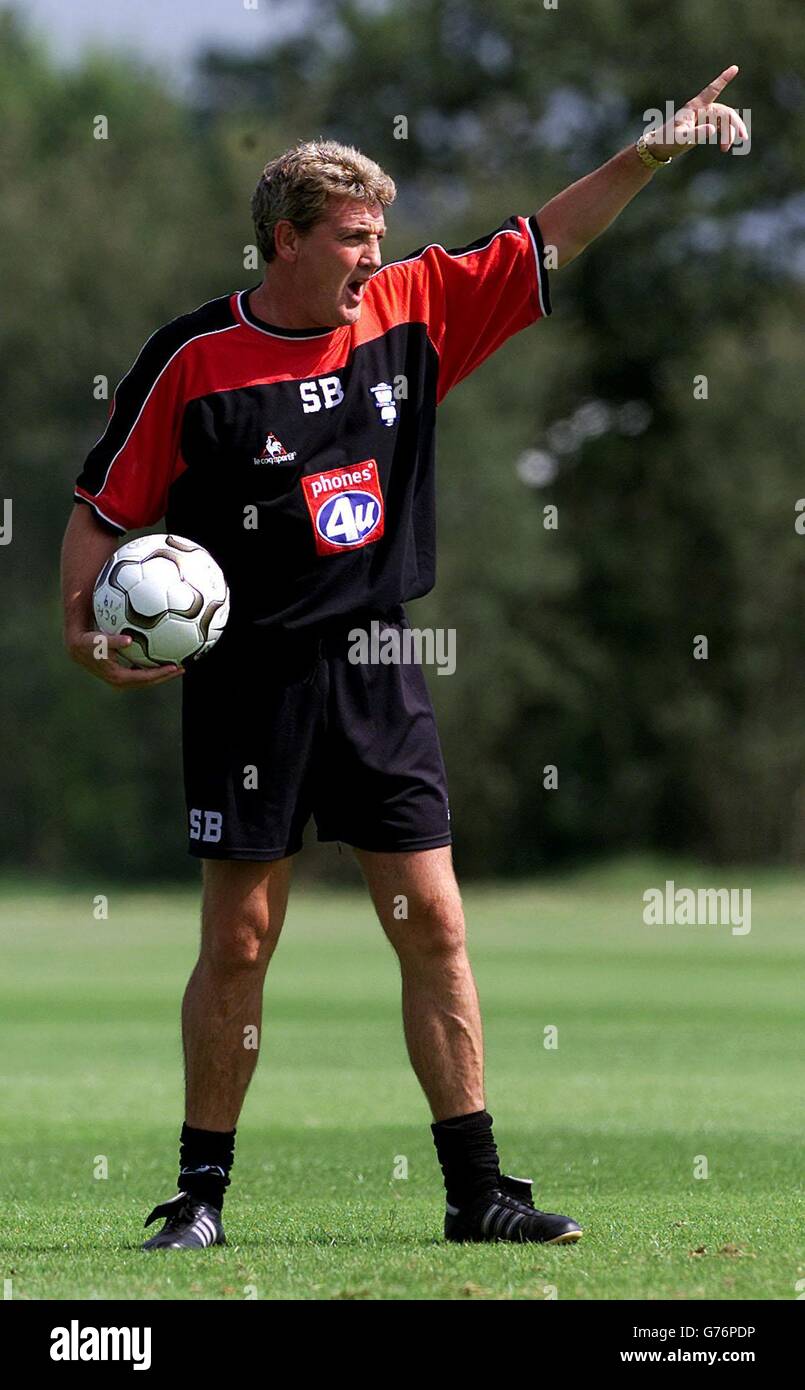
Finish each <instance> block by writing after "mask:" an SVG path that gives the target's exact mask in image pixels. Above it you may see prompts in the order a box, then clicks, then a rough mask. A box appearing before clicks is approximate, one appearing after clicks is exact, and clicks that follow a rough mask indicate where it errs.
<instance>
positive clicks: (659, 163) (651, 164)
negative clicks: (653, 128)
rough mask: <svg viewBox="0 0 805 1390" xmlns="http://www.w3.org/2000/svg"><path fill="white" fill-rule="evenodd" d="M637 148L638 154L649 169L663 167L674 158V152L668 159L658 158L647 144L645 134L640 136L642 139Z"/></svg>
mask: <svg viewBox="0 0 805 1390" xmlns="http://www.w3.org/2000/svg"><path fill="white" fill-rule="evenodd" d="M635 149H636V150H637V153H638V155H639V156H640V158H641V159H642V161H643V163H644V164H645V166H646V168H647V169H662V167H663V165H665V164H670V163H671V160H672V159H673V155H672V154H669V156H668V158H667V159H657V158H656V156H655V155H653V154H652V153H651V150H650V149H649V147H648V145H647V144H646V137H645V135H641V136H640V139H639V140H638V142H637V144H636V145H635Z"/></svg>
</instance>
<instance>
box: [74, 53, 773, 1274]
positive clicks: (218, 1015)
mask: <svg viewBox="0 0 805 1390" xmlns="http://www.w3.org/2000/svg"><path fill="white" fill-rule="evenodd" d="M736 72H737V68H735V67H733V68H728V69H726V70H725V72H723V73H722V74H721V76H720V77H718V78H716V80H715V81H714V82H713V83H711V84H710V86H709V87H707V88H705V89H704V91H703V92H701V93H700V95H699V96H698V97H697V98H695V99H694V100H693V101H692V102H690V103H689V104H688V106H687V107H685V108H683V109H682V110H681V111H680V112H678V113H677V114H676V116H675V117H674V118H673V119H672V120H671V121H670V122H668V124H667V125H666V126H664V127H662V128H658V129H655V130H653V131H650V132H649V133H648V138H647V139H646V137H645V136H644V137H641V139H640V140H639V141H638V143H637V145H636V146H630V147H629V148H627V149H625V150H623V151H621V153H620V154H618V155H616V156H615V157H614V158H613V159H611V160H610V161H609V162H608V163H607V164H605V165H603V166H602V167H601V168H600V169H598V170H596V171H595V172H594V173H592V174H590V175H588V176H587V177H586V178H583V179H581V180H580V181H579V182H578V183H575V184H573V185H572V186H571V187H569V188H567V189H565V191H564V192H562V193H560V194H559V195H558V196H557V197H555V198H553V199H552V200H551V201H550V202H549V203H547V204H546V206H545V207H543V208H542V209H541V211H540V212H539V213H538V214H537V215H536V216H530V217H528V218H525V217H519V216H513V217H510V218H508V219H507V220H506V221H505V222H503V223H502V225H501V226H500V227H499V228H497V229H496V230H495V231H493V232H491V233H490V234H489V235H486V236H483V237H481V238H479V240H478V241H476V242H474V243H472V245H470V246H466V247H463V248H461V249H459V250H453V251H446V250H445V249H444V248H443V247H442V246H440V245H436V244H434V245H430V246H427V247H424V248H423V249H422V250H419V251H415V252H413V253H412V254H411V255H410V256H407V257H405V258H403V259H402V260H399V261H396V262H392V263H390V264H388V265H385V266H381V254H380V243H381V239H382V237H383V236H384V234H385V222H384V209H385V208H386V207H388V206H389V205H390V204H391V203H392V201H393V200H394V197H395V188H394V185H393V183H392V181H391V179H390V178H388V177H387V176H386V175H385V174H384V173H383V171H382V170H381V169H380V168H379V167H378V166H377V165H376V164H375V163H373V162H372V161H371V160H369V159H366V158H365V157H364V156H363V155H362V154H360V153H359V152H358V151H357V150H354V149H351V148H347V147H344V146H341V145H337V144H335V143H334V142H331V141H324V142H319V143H310V144H301V145H299V146H298V147H297V148H295V149H293V150H291V151H288V152H287V153H286V154H284V155H282V156H281V157H280V158H279V159H276V160H274V161H273V162H272V163H270V164H268V165H267V166H266V168H265V170H264V172H263V175H262V177H261V179H260V182H259V184H258V186H257V189H256V191H255V194H254V197H253V200H252V210H253V214H254V220H255V227H256V232H257V241H258V245H259V248H260V251H261V253H262V255H263V257H264V260H265V263H266V264H265V274H264V277H263V280H262V283H261V284H259V285H257V286H255V287H254V288H253V289H251V290H243V291H241V292H239V293H234V294H231V295H227V296H224V297H223V298H221V299H217V300H213V301H211V302H210V303H208V304H205V305H203V306H202V307H201V308H200V309H197V310H196V311H195V312H193V313H191V314H187V315H184V316H182V317H180V318H178V319H174V320H173V321H172V322H171V323H169V324H168V325H167V326H166V327H164V328H161V329H159V330H158V331H157V332H156V333H155V334H154V335H153V337H151V338H150V339H149V340H148V342H147V343H146V344H145V346H144V348H143V349H142V351H141V353H140V355H139V357H138V358H137V360H136V361H135V363H134V365H133V366H132V368H131V370H130V371H129V373H128V374H127V375H126V376H125V377H124V378H123V380H122V382H121V383H120V385H119V387H118V389H117V392H116V394H115V399H114V403H113V406H112V410H111V412H110V417H109V421H108V424H107V427H106V430H105V433H104V434H103V436H102V437H101V439H100V440H99V441H98V443H97V444H96V445H95V447H94V448H93V449H92V450H91V452H90V454H89V456H88V458H87V460H86V463H85V466H84V469H83V471H82V473H81V475H80V477H79V480H78V484H77V487H76V498H77V500H78V501H79V502H80V503H82V504H84V505H80V506H78V507H76V508H75V509H74V512H73V515H72V518H71V520H70V523H69V525H68V528H67V533H66V536H65V543H64V555H63V578H64V597H65V615H66V617H65V633H66V643H67V646H68V649H69V651H70V653H71V655H72V656H73V657H74V659H75V660H76V661H77V662H79V663H80V664H81V665H82V666H84V667H85V668H86V669H87V670H88V671H90V672H91V673H92V674H93V675H96V676H98V677H100V678H101V679H103V680H105V681H106V682H107V683H108V684H110V685H111V686H112V687H113V688H116V689H135V688H137V687H139V686H143V687H144V686H151V685H158V684H160V683H162V682H164V681H168V680H173V679H176V678H177V677H178V676H183V683H184V688H183V739H184V769H185V787H186V794H187V807H188V814H189V826H190V832H189V833H190V846H189V847H190V852H191V853H192V854H195V855H197V856H198V857H200V858H201V859H202V861H203V903H202V929H201V947H200V954H199V959H198V963H197V965H196V967H195V969H194V971H193V974H192V976H191V979H190V982H189V984H188V987H187V991H186V994H185V998H184V1003H183V1011H182V1023H183V1041H184V1054H185V1069H186V1112H185V1123H184V1126H183V1129H182V1134H181V1156H180V1175H179V1183H178V1187H179V1192H178V1194H177V1196H175V1197H174V1198H172V1199H171V1200H170V1201H167V1202H164V1203H162V1204H161V1205H160V1206H157V1207H156V1208H155V1209H154V1211H153V1212H152V1213H151V1215H150V1216H149V1218H148V1221H147V1222H146V1225H148V1224H150V1223H151V1222H152V1221H153V1220H155V1219H156V1218H158V1217H165V1224H164V1226H163V1228H162V1230H161V1231H160V1232H159V1234H157V1235H156V1236H154V1237H152V1238H151V1239H150V1240H148V1241H147V1242H146V1244H145V1246H144V1247H143V1248H144V1249H159V1248H166V1247H167V1248H183V1247H203V1246H207V1245H210V1244H222V1243H223V1242H224V1233H223V1226H222V1224H221V1209H222V1206H223V1201H224V1193H225V1189H226V1187H227V1186H228V1185H229V1173H230V1169H231V1166H232V1163H233V1158H234V1141H235V1127H236V1124H237V1120H238V1117H239V1114H240V1110H241V1105H242V1103H243V1098H244V1095H245V1092H246V1089H247V1086H248V1083H249V1080H250V1077H251V1074H252V1071H253V1068H254V1063H255V1057H256V1054H255V1052H254V1050H252V1049H247V1048H245V1047H244V1046H243V1037H244V1029H245V1028H248V1027H249V1026H254V1025H255V1024H259V1020H260V1017H261V1008H262V989H263V980H264V976H265V971H266V968H267V966H268V962H269V960H270V959H271V955H272V952H273V950H274V947H275V945H276V942H277V938H278V936H279V934H280V931H281V929H282V922H283V916H284V913H285V907H286V902H287V897H288V889H289V881H290V868H291V858H292V856H293V855H294V854H296V853H297V851H298V850H299V849H300V847H301V843H302V831H303V828H304V825H305V824H306V822H307V821H308V819H309V818H310V815H311V814H313V815H314V816H315V818H316V823H317V828H318V835H319V838H320V839H323V840H338V841H344V842H345V843H347V844H349V845H351V846H352V847H353V848H354V851H355V854H356V855H357V858H358V860H359V862H360V865H361V869H362V871H363V874H364V876H365V878H366V881H367V884H368V887H369V891H370V893H371V896H372V899H373V901H374V905H375V908H376V910H377V913H378V916H379V918H380V920H381V923H382V925H383V927H384V929H385V931H386V933H387V935H388V937H389V939H390V940H391V942H392V944H393V946H394V948H395V950H396V951H397V954H398V957H399V961H400V968H401V975H402V999H403V1020H404V1027H405V1036H406V1042H407V1045H408V1051H409V1055H410V1058H411V1062H412V1065H413V1067H414V1070H415V1072H416V1075H417V1077H418V1079H419V1081H420V1083H421V1085H422V1088H423V1090H424V1092H425V1095H426V1097H427V1099H428V1102H429V1104H430V1108H431V1111H432V1115H433V1124H432V1132H433V1138H434V1142H435V1145H436V1150H437V1154H438V1158H439V1162H440V1164H441V1167H442V1170H443V1174H444V1180H445V1187H446V1193H447V1214H446V1218H445V1236H446V1238H447V1239H448V1240H453V1241H464V1240H499V1239H500V1240H508V1241H537V1242H550V1243H563V1242H570V1241H575V1240H577V1239H578V1237H579V1236H580V1235H581V1229H580V1227H579V1226H578V1224H577V1223H576V1222H575V1221H573V1220H571V1219H570V1218H569V1217H566V1216H560V1215H556V1214H553V1213H546V1212H542V1211H540V1210H538V1209H537V1208H535V1206H534V1205H533V1201H532V1195H531V1187H530V1183H529V1181H528V1180H527V1179H516V1178H510V1177H507V1176H505V1175H503V1174H502V1173H501V1171H500V1167H499V1164H498V1157H497V1149H496V1146H495V1141H494V1138H493V1134H492V1120H491V1116H490V1115H489V1114H488V1112H487V1110H486V1108H485V1096H484V1088H483V1058H482V1035H481V1022H480V1016H479V1011H478V1000H477V995H476V991H475V985H474V981H473V977H472V972H471V970H470V966H469V963H468V960H467V956H466V951H465V940H464V920H463V915H462V908H461V900H460V897H459V891H458V887H457V884H456V880H455V876H454V873H453V868H452V861H451V851H450V843H451V835H450V825H449V811H448V805H447V792H446V785H445V774H444V768H443V765H442V758H441V752H440V748H439V742H438V737H437V733H436V729H435V726H434V719H433V712H432V708H431V704H430V700H429V697H428V693H427V688H426V686H425V682H424V679H423V675H422V672H421V670H420V668H419V667H418V666H410V665H404V664H398V665H369V664H366V663H364V664H361V663H356V662H355V661H354V660H350V649H351V644H350V633H353V634H354V632H355V631H356V630H360V629H361V626H362V625H363V626H364V628H365V627H366V626H367V625H368V624H369V623H370V622H372V621H377V622H379V623H381V624H383V625H385V627H386V628H392V629H395V630H396V632H397V636H398V637H399V635H400V633H401V631H402V629H403V628H404V627H406V626H407V618H406V616H405V612H404V609H403V608H402V604H403V603H405V602H406V601H408V600H410V599H413V598H417V597H419V596H421V595H423V594H426V593H427V592H428V591H429V590H430V589H431V588H432V585H433V582H434V549H435V546H434V422H435V411H436V406H437V405H438V403H439V402H440V401H441V400H443V398H444V396H445V395H446V394H447V392H448V391H449V390H450V389H451V388H452V387H453V386H454V385H456V383H458V382H459V381H461V380H462V379H463V378H464V377H466V376H467V375H468V374H469V373H470V372H471V371H473V370H474V369H475V368H476V367H478V366H479V365H480V364H481V363H482V362H483V361H484V360H485V358H486V357H488V356H489V354H490V353H492V352H494V351H495V349H496V348H498V347H499V346H500V345H501V344H502V343H503V342H505V341H506V340H507V339H508V338H509V337H511V336H512V335H513V334H514V333H517V332H519V331H520V330H521V329H523V328H525V327H526V326H527V325H528V324H530V323H533V322H535V321H536V320H537V319H539V318H541V317H544V316H545V315H547V314H549V313H550V301H549V285H548V269H547V266H548V264H551V265H552V266H556V267H560V266H562V265H565V264H567V262H568V261H570V260H572V259H573V257H574V256H576V255H578V254H579V252H580V251H581V250H583V248H584V247H585V246H586V245H587V244H588V243H589V242H590V241H591V240H592V239H593V238H594V237H595V236H597V235H598V234H599V233H600V232H602V231H604V229H605V228H606V227H607V226H609V224H610V223H611V222H612V221H613V219H614V218H615V217H616V216H617V214H618V213H619V212H620V211H621V210H622V209H623V208H624V207H625V206H626V204H627V203H628V202H629V201H630V199H631V198H632V197H633V196H634V195H635V194H636V193H637V192H638V191H639V190H640V189H641V188H643V187H644V186H645V184H647V183H648V182H649V180H650V179H651V178H652V176H653V172H654V170H655V169H657V168H659V167H660V164H661V163H663V162H668V161H669V160H670V159H671V157H672V156H673V155H675V154H679V153H680V151H682V150H684V149H686V148H688V147H690V146H691V145H692V144H694V143H700V142H701V141H703V140H707V139H709V138H711V137H713V136H715V135H718V136H719V140H720V144H721V148H722V149H723V150H726V149H729V148H730V146H731V145H732V143H733V141H734V139H735V138H740V139H742V140H745V139H747V138H748V133H747V130H746V127H745V126H744V125H743V122H742V121H741V120H740V118H739V117H738V115H737V113H735V112H734V111H732V110H731V109H730V108H728V107H724V106H721V105H720V104H718V103H717V101H716V98H717V97H718V95H719V94H720V92H721V91H722V89H723V88H724V87H725V86H726V84H727V82H729V81H731V79H732V78H733V77H734V76H735V73H736ZM649 147H650V148H649ZM551 258H552V259H551ZM400 382H404V384H405V389H404V390H401V391H397V390H396V389H392V388H393V387H396V385H397V384H398V383H400ZM162 516H165V517H166V524H167V529H168V530H169V531H172V532H175V533H176V534H178V535H184V536H188V537H190V538H192V539H193V540H195V541H198V542H200V543H201V544H203V545H205V546H206V547H207V548H208V549H209V550H210V551H211V552H212V554H213V555H214V556H215V558H216V559H217V560H218V561H219V563H220V564H221V566H222V568H223V570H224V573H225V574H226V576H227V579H228V581H229V585H230V589H231V596H232V609H231V617H230V621H229V625H228V627H227V629H226V631H225V632H224V635H223V637H222V638H221V640H220V642H219V643H218V645H217V647H216V648H215V649H214V651H213V652H212V653H211V654H210V655H209V656H207V657H206V658H205V659H204V661H203V662H202V663H200V664H199V665H198V666H197V667H190V668H189V669H188V671H187V672H186V673H185V672H182V671H181V670H179V669H177V668H171V667H168V668H160V669H159V670H133V669H129V668H126V667H124V666H123V665H122V664H120V663H119V662H118V661H117V660H116V659H115V653H116V652H118V651H122V649H123V648H124V647H125V646H126V645H127V644H128V643H129V641H130V639H129V638H126V637H112V638H110V639H109V644H108V645H109V656H108V657H107V658H106V659H96V658H97V641H96V636H97V634H95V633H93V631H92V627H93V623H92V606H91V597H92V589H93V584H94V581H95V578H96V576H97V574H98V571H99V570H100V569H101V567H102V565H103V564H104V562H105V561H106V560H107V558H108V556H109V555H110V554H111V553H112V551H113V550H114V549H115V548H116V546H117V544H118V538H119V536H120V535H121V534H122V533H124V532H126V531H127V530H129V529H131V528H139V527H147V526H154V525H155V523H157V522H158V521H159V520H160V518H161V517H162ZM400 901H404V902H405V903H406V904H407V915H405V916H404V917H402V919H400V915H399V914H398V912H397V911H396V910H395V908H396V906H397V905H398V904H399V903H400Z"/></svg>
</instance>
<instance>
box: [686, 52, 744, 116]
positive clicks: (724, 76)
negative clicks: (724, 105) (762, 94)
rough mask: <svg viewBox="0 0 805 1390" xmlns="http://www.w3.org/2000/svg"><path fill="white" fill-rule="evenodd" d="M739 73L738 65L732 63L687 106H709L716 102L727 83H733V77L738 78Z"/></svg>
mask: <svg viewBox="0 0 805 1390" xmlns="http://www.w3.org/2000/svg"><path fill="white" fill-rule="evenodd" d="M738 71H739V68H738V64H737V63H731V64H730V66H729V67H728V68H725V69H724V71H723V72H722V73H719V75H718V77H714V78H713V81H712V82H711V83H710V84H709V86H707V87H703V88H702V90H701V91H700V92H699V95H698V96H697V97H694V98H693V100H692V101H689V102H688V103H687V105H688V106H709V105H710V103H711V101H715V99H716V97H717V96H718V95H719V94H720V93H721V92H723V90H724V88H725V87H726V85H727V83H728V82H731V81H732V79H733V77H735V76H736V74H737V73H738Z"/></svg>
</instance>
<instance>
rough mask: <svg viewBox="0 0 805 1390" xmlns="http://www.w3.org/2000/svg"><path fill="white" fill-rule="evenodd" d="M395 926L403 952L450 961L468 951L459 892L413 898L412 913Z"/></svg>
mask: <svg viewBox="0 0 805 1390" xmlns="http://www.w3.org/2000/svg"><path fill="white" fill-rule="evenodd" d="M395 926H396V928H397V930H396V931H395V945H396V947H397V950H398V953H399V954H400V955H407V956H409V957H410V956H415V957H420V958H426V959H432V958H436V959H440V960H443V961H447V960H450V959H451V958H454V957H456V956H460V955H462V954H463V952H464V948H465V927H464V911H463V908H462V906H461V898H460V897H459V896H458V894H457V893H455V894H454V893H432V894H427V895H425V896H423V897H421V898H418V899H416V900H411V901H410V902H409V904H408V917H407V918H404V919H403V920H401V921H400V922H398V923H395Z"/></svg>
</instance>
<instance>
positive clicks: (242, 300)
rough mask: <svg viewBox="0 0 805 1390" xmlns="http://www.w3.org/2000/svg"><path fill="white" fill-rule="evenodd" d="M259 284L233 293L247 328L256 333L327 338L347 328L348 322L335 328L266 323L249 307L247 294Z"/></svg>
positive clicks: (272, 335) (269, 335)
mask: <svg viewBox="0 0 805 1390" xmlns="http://www.w3.org/2000/svg"><path fill="white" fill-rule="evenodd" d="M259 288H260V287H259V285H252V286H251V287H250V288H249V289H248V290H241V291H240V293H239V294H236V295H235V303H236V305H237V311H238V313H239V315H240V317H241V319H242V320H243V322H244V323H245V324H247V325H248V327H249V328H254V329H255V330H256V331H257V332H258V333H265V334H266V335H267V336H268V337H269V338H328V337H329V336H330V334H331V333H337V332H338V331H339V329H340V328H348V327H349V325H348V324H345V323H344V324H339V325H338V327H336V328H280V327H279V326H278V325H277V324H274V323H266V322H265V320H264V319H259V318H258V317H257V315H256V314H253V313H252V311H251V309H250V308H249V295H250V294H251V293H252V290H256V289H259Z"/></svg>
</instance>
